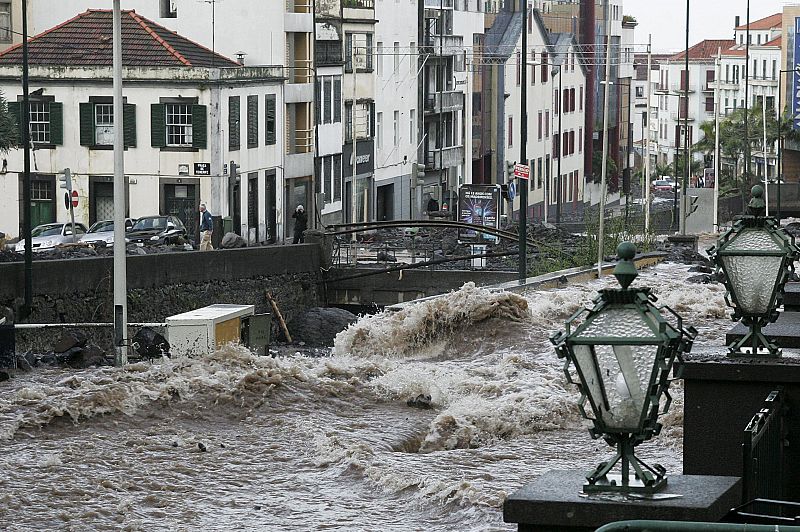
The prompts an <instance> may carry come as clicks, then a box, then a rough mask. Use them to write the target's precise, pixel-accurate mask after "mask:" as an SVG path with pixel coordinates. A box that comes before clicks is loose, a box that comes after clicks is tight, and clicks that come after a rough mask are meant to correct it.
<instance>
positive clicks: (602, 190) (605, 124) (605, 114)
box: [597, 3, 611, 278]
mask: <svg viewBox="0 0 800 532" xmlns="http://www.w3.org/2000/svg"><path fill="white" fill-rule="evenodd" d="M605 17H606V21H605V22H606V74H605V82H606V83H605V89H603V168H602V170H601V171H600V176H601V177H600V226H599V230H598V234H597V277H598V278H600V277H602V276H603V255H604V253H603V247H604V245H603V239H604V238H605V235H604V233H605V223H606V178H607V162H608V93H609V92H610V91H611V79H610V78H611V15H610V13H609V12H608V3H606V12H605Z"/></svg>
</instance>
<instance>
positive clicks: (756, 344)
mask: <svg viewBox="0 0 800 532" xmlns="http://www.w3.org/2000/svg"><path fill="white" fill-rule="evenodd" d="M750 193H751V195H752V199H751V200H750V203H749V204H748V205H747V209H748V211H749V214H748V215H745V216H741V217H739V218H738V219H737V220H736V222H735V223H734V224H733V227H731V228H730V230H728V231H727V232H726V233H725V234H724V235H722V236H721V237H720V239H719V241H718V242H717V246H715V247H712V248H710V249H709V250H708V253H709V255H710V256H711V260H713V261H714V263H715V264H716V266H717V271H718V272H721V273H722V282H723V283H724V284H725V288H726V289H727V290H728V292H727V293H726V294H725V302H726V303H727V304H728V306H729V307H731V308H733V316H732V318H733V319H734V320H739V319H741V321H742V323H743V324H744V325H746V326H748V327H749V328H750V331H749V332H748V333H747V334H746V335H745V336H744V338H742V339H741V340H739V341H738V342H734V343H732V344H731V345H729V346H728V355H729V356H754V355H756V356H757V355H762V356H763V355H766V356H773V357H778V356H780V355H781V350H780V348H779V347H778V346H776V345H775V344H773V343H772V342H770V341H769V340H768V339H767V338H766V337H765V336H764V334H763V333H762V332H761V329H762V327H764V326H765V325H767V324H768V323H772V322H774V321H775V320H777V319H778V310H777V307H778V306H779V305H780V302H781V300H782V299H783V289H784V286H785V285H786V280H787V279H788V278H789V274H790V273H791V272H792V271H793V270H794V261H795V259H797V257H798V249H797V246H796V245H795V243H794V237H792V236H790V235H788V234H787V233H786V232H785V231H784V230H783V229H781V228H780V226H779V225H778V223H777V222H776V221H775V219H774V218H771V217H768V216H765V212H766V203H765V202H764V198H763V196H764V189H763V188H761V187H760V186H759V185H756V186H754V187H753V188H752V190H751V192H750Z"/></svg>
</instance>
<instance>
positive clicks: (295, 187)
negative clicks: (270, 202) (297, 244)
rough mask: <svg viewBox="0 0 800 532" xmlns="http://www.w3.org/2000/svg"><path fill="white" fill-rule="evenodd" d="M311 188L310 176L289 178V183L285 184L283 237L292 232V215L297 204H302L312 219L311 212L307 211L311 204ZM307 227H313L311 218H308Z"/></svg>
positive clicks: (287, 236)
mask: <svg viewBox="0 0 800 532" xmlns="http://www.w3.org/2000/svg"><path fill="white" fill-rule="evenodd" d="M311 190H312V189H311V178H310V177H300V178H297V179H290V180H289V183H288V184H287V185H286V203H285V208H284V209H283V210H284V212H285V213H286V220H285V222H284V223H285V224H286V226H285V227H286V230H285V231H284V237H285V238H289V236H290V235H291V234H292V233H293V232H294V219H293V218H292V215H293V214H294V211H295V209H296V208H297V206H298V205H302V206H303V207H304V208H305V211H306V214H307V215H308V216H309V218H312V219H313V213H311V212H309V207H310V206H311ZM309 227H313V222H312V221H311V220H309Z"/></svg>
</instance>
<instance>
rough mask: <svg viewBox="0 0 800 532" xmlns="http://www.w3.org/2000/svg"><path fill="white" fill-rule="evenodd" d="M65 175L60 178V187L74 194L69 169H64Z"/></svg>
mask: <svg viewBox="0 0 800 532" xmlns="http://www.w3.org/2000/svg"><path fill="white" fill-rule="evenodd" d="M63 174H64V175H62V176H60V177H59V178H58V180H59V181H60V182H61V184H60V185H59V187H61V188H63V189H64V190H68V191H70V192H72V172H71V171H70V169H69V168H64V172H63Z"/></svg>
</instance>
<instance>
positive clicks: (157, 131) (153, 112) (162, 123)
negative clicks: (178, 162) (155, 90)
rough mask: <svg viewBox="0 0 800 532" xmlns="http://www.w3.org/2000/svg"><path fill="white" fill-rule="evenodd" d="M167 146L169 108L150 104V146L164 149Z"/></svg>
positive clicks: (159, 104) (160, 104) (158, 104)
mask: <svg viewBox="0 0 800 532" xmlns="http://www.w3.org/2000/svg"><path fill="white" fill-rule="evenodd" d="M166 145H167V106H166V105H164V104H163V103H154V104H150V146H152V147H153V148H163V147H164V146H166Z"/></svg>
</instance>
